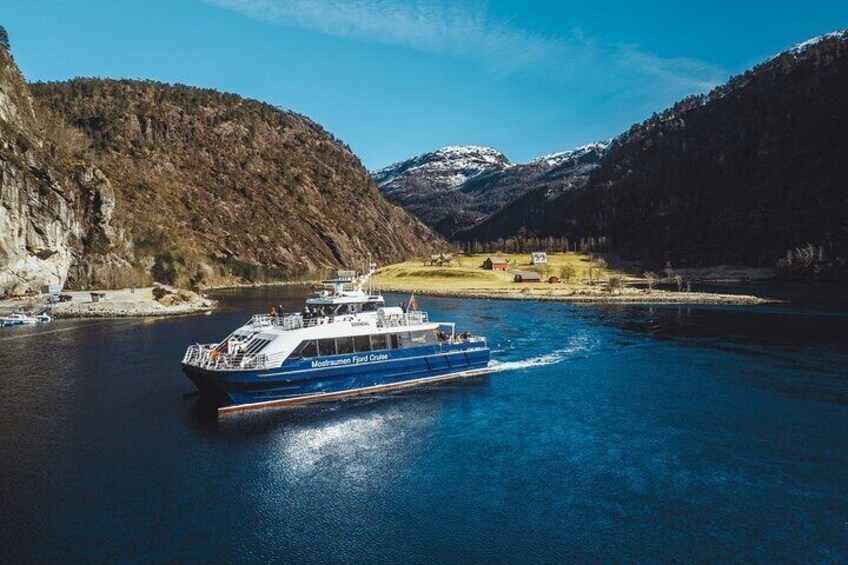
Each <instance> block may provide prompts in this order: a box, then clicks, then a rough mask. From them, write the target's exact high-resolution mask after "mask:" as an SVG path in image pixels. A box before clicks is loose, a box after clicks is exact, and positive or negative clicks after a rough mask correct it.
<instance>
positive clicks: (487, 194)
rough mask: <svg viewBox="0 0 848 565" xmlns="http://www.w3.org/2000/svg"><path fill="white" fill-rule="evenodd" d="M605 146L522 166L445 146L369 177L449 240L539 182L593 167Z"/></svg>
mask: <svg viewBox="0 0 848 565" xmlns="http://www.w3.org/2000/svg"><path fill="white" fill-rule="evenodd" d="M606 146H607V143H606V142H600V143H592V144H588V145H584V146H581V147H578V148H576V149H572V150H571V151H563V152H559V153H552V154H550V155H545V156H544V157H539V158H537V159H533V160H532V161H530V162H528V163H523V164H515V163H512V162H510V160H509V159H507V158H506V156H504V154H503V153H501V152H500V151H497V150H496V149H492V148H490V147H480V146H461V147H445V148H443V149H439V150H437V151H433V152H431V153H426V154H424V155H419V156H417V157H413V158H411V159H407V160H406V161H402V162H400V163H395V164H394V165H390V166H388V167H386V168H384V169H381V170H379V171H377V172H375V173H373V174H372V176H373V177H374V180H375V181H376V182H377V185H378V186H379V187H380V190H381V191H382V192H383V194H384V195H385V196H386V197H388V198H389V199H390V200H392V201H394V202H396V203H397V204H400V205H401V206H403V207H404V208H406V209H407V210H410V211H412V212H413V213H415V214H416V215H418V216H419V217H420V218H421V219H422V220H423V221H424V222H425V223H426V224H428V225H430V226H431V227H433V228H435V229H436V230H438V231H440V232H441V233H443V234H445V235H447V236H450V235H452V234H454V233H455V232H456V231H458V230H462V229H466V228H468V227H470V226H472V225H474V224H476V223H477V222H479V221H481V220H483V219H485V218H486V217H488V216H489V215H491V214H493V213H494V212H497V211H498V210H500V209H501V208H502V207H503V206H505V205H506V204H508V203H510V202H512V201H513V200H515V199H516V198H518V197H520V196H521V195H523V194H524V193H525V192H527V191H528V190H532V189H534V188H536V187H537V186H539V183H559V184H563V183H565V184H568V181H567V180H566V181H563V180H562V178H563V177H573V176H583V175H586V174H588V173H589V172H590V171H591V170H592V169H594V168H595V167H597V163H598V161H599V158H600V154H601V153H602V152H603V151H604V150H605V149H606Z"/></svg>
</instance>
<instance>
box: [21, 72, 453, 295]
mask: <svg viewBox="0 0 848 565" xmlns="http://www.w3.org/2000/svg"><path fill="white" fill-rule="evenodd" d="M30 90H31V91H32V94H33V96H34V97H35V100H36V111H37V113H39V114H43V115H50V116H51V117H53V118H54V119H58V120H60V121H63V122H65V123H66V124H70V126H72V128H71V129H74V130H75V131H77V133H79V132H81V137H82V138H83V139H82V142H83V150H82V151H81V152H80V155H81V156H82V157H84V158H85V159H87V160H89V161H91V162H93V163H95V164H96V165H97V167H99V169H101V170H102V171H103V173H105V175H106V176H108V178H109V179H110V180H111V184H112V186H114V190H115V195H114V214H113V217H112V224H113V225H114V226H116V231H115V233H114V236H115V237H114V240H115V241H112V242H111V243H110V242H106V245H107V247H108V246H109V245H116V244H117V240H121V241H122V242H123V245H124V247H126V248H128V249H130V250H131V253H129V254H127V253H125V252H124V253H123V254H121V258H122V259H124V260H126V262H127V263H129V264H131V265H132V266H133V268H134V269H136V270H137V271H139V273H141V274H144V273H148V274H152V276H153V277H155V278H156V279H158V280H165V281H169V282H175V283H178V284H187V283H192V282H197V281H201V280H202V281H206V282H207V283H214V282H226V281H238V280H250V281H253V280H261V279H268V278H270V279H279V278H281V277H287V276H290V275H295V274H299V273H305V272H308V271H313V270H316V269H321V268H325V267H335V266H341V265H349V266H353V265H355V264H356V265H358V264H362V262H363V261H364V258H365V257H366V255H367V254H368V253H372V254H373V256H374V259H375V260H377V261H378V262H382V263H386V262H391V261H396V260H400V259H404V258H408V257H410V256H413V255H415V254H421V253H426V252H427V251H428V250H429V248H430V243H431V242H433V241H437V238H436V237H435V236H433V235H432V233H431V232H430V231H429V230H428V229H427V228H426V227H425V226H424V225H423V224H421V223H420V222H418V221H417V220H415V219H414V218H412V217H410V216H409V215H408V214H407V213H406V212H405V211H403V210H402V209H401V208H399V207H397V206H395V205H393V204H390V203H388V202H387V201H386V200H385V199H384V198H383V196H382V195H381V194H380V192H379V191H378V189H377V187H376V185H375V184H374V183H373V181H372V180H371V178H370V176H369V174H368V173H367V171H366V170H365V169H364V168H363V167H362V165H361V163H360V162H359V160H358V159H357V157H356V156H355V155H353V153H351V151H350V149H349V148H348V147H347V146H345V145H343V144H342V143H341V142H339V141H338V140H337V139H335V138H334V137H333V136H332V135H331V134H329V133H328V132H326V131H324V129H323V128H321V126H319V125H318V124H316V123H314V122H312V121H310V120H309V119H307V118H305V117H303V116H300V115H297V114H294V113H291V112H286V111H282V110H280V109H278V108H275V107H273V106H270V105H268V104H264V103H261V102H257V101H254V100H247V99H243V98H241V97H239V96H237V95H233V94H224V93H220V92H216V91H213V90H204V89H198V88H191V87H186V86H171V85H166V84H160V83H155V82H149V81H148V82H141V81H130V80H100V79H77V80H72V81H69V82H62V83H46V84H33V85H30ZM95 271H96V269H95ZM72 272H73V268H72ZM72 278H73V277H72ZM79 278H81V279H86V278H88V279H90V278H92V276H91V274H89V275H88V276H81V277H79Z"/></svg>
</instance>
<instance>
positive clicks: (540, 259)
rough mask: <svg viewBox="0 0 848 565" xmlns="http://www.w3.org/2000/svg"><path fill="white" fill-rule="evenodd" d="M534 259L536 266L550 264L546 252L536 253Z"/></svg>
mask: <svg viewBox="0 0 848 565" xmlns="http://www.w3.org/2000/svg"><path fill="white" fill-rule="evenodd" d="M532 258H533V264H534V265H545V264H546V263H547V262H548V254H547V253H545V252H544V251H534V252H533V255H532Z"/></svg>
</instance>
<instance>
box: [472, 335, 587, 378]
mask: <svg viewBox="0 0 848 565" xmlns="http://www.w3.org/2000/svg"><path fill="white" fill-rule="evenodd" d="M596 346H597V343H595V342H592V341H591V340H590V338H589V336H588V335H586V334H578V335H575V336H572V337H571V338H569V340H568V345H567V346H566V347H564V348H562V349H556V350H554V351H551V352H550V353H545V354H544V355H538V356H536V357H530V358H529V359H522V360H520V361H497V360H493V361H491V362H490V363H489V367H488V368H489V370H490V371H491V372H493V373H500V372H502V371H514V370H516V369H527V368H530V367H543V366H545V365H556V364H557V363H560V362H562V361H566V360H568V359H574V358H575V357H578V356H580V355H582V354H585V353H587V352H589V351H591V350H592V349H594V348H595V347H596Z"/></svg>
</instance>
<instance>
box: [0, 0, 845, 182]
mask: <svg viewBox="0 0 848 565" xmlns="http://www.w3.org/2000/svg"><path fill="white" fill-rule="evenodd" d="M0 24H2V25H4V26H5V27H6V29H7V30H8V32H9V35H10V39H11V42H12V51H13V54H14V56H15V60H16V61H17V63H18V64H19V66H20V67H21V69H22V70H23V72H24V74H25V75H26V77H27V79H28V80H61V79H67V78H72V77H76V76H100V77H126V78H149V79H155V80H162V81H166V82H181V83H185V84H191V85H196V86H203V87H211V88H216V89H220V90H226V91H232V92H237V93H239V94H241V95H244V96H248V97H252V98H258V99H260V100H264V101H267V102H270V103H272V104H275V105H278V106H281V107H283V108H287V109H291V110H295V111H297V112H300V113H302V114H305V115H307V116H309V117H310V118H312V119H314V120H315V121H317V122H319V123H321V124H322V125H323V126H324V127H326V128H327V129H328V130H330V131H332V132H333V133H334V134H335V135H337V136H338V137H339V138H341V139H343V140H344V141H346V142H347V143H348V144H350V146H351V147H352V148H353V150H354V151H355V152H356V153H357V154H358V155H359V156H360V157H361V158H362V160H363V162H364V164H365V165H366V166H367V167H368V168H371V169H375V168H379V167H381V166H383V165H386V164H389V163H391V162H394V161H397V160H401V159H404V158H406V157H409V156H411V155H415V154H418V153H423V152H426V151H430V150H433V149H436V148H438V147H442V146H444V145H464V144H477V145H489V146H493V147H497V148H498V149H500V150H502V151H503V152H504V153H506V155H507V156H508V157H509V158H510V159H512V160H513V161H517V162H520V161H526V160H529V159H531V158H533V157H535V156H538V155H541V154H544V153H550V152H553V151H559V150H565V149H569V148H571V147H574V146H577V145H581V144H584V143H587V142H590V141H595V140H599V139H604V138H608V137H611V136H613V135H616V134H618V133H620V132H621V131H623V130H625V129H627V128H628V127H629V126H630V125H631V124H632V123H633V122H636V121H640V120H642V119H644V118H646V117H647V116H649V115H650V114H651V112H653V111H655V110H661V109H663V108H665V107H666V106H668V105H669V104H671V103H673V102H674V101H675V100H677V99H680V98H682V97H684V96H686V95H688V94H693V93H698V92H704V91H706V90H707V89H709V87H710V86H711V85H713V84H717V83H719V82H723V81H725V80H726V79H727V78H728V77H729V76H730V75H732V74H735V73H737V72H740V71H742V70H744V69H746V68H748V67H750V66H752V65H753V64H756V63H757V62H758V61H760V60H762V59H764V58H766V57H769V56H771V55H773V54H774V53H777V52H779V51H781V50H783V49H785V48H787V47H789V46H791V45H793V44H794V43H797V42H799V41H802V40H804V39H807V38H809V37H812V36H815V35H819V34H821V33H826V32H829V31H834V30H837V29H844V28H848V2H846V1H845V0H839V1H820V2H811V3H805V4H799V3H798V2H797V1H794V2H788V1H782V0H772V1H769V2H765V1H751V2H739V0H734V1H732V2H731V1H726V0H713V1H712V2H698V3H684V2H660V1H655V0H642V1H640V2H634V1H632V0H630V1H624V0H603V1H595V2H591V1H590V2H587V1H581V2H569V1H567V0H562V1H558V2H556V1H552V2H548V1H538V2H517V1H513V2H507V1H505V0H491V1H488V2H486V1H477V0H470V1H463V0H455V1H452V2H450V1H445V0H431V1H417V0H412V1H401V0H348V1H340V0H170V1H165V0H145V1H130V0H74V1H73V2H59V1H55V2H45V1H41V0H4V2H3V9H2V11H0Z"/></svg>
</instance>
